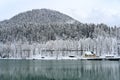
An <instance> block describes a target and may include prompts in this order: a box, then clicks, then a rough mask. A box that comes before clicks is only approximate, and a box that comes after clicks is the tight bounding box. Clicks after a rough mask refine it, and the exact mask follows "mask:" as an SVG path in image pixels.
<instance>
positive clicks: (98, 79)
mask: <svg viewBox="0 0 120 80" xmlns="http://www.w3.org/2000/svg"><path fill="white" fill-rule="evenodd" d="M0 80H120V61H81V60H50V61H47V60H46V61H43V60H0Z"/></svg>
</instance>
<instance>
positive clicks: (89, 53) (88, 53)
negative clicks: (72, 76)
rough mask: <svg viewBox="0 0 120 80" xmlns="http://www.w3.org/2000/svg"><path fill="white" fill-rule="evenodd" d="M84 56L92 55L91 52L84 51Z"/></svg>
mask: <svg viewBox="0 0 120 80" xmlns="http://www.w3.org/2000/svg"><path fill="white" fill-rule="evenodd" d="M84 54H86V55H93V53H92V52H90V51H85V53H84Z"/></svg>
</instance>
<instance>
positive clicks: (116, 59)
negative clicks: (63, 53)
mask: <svg viewBox="0 0 120 80" xmlns="http://www.w3.org/2000/svg"><path fill="white" fill-rule="evenodd" d="M0 60H92V61H93V60H98V61H101V60H102V61H104V60H105V61H106V60H109V61H120V57H114V58H100V57H99V58H24V59H23V58H0Z"/></svg>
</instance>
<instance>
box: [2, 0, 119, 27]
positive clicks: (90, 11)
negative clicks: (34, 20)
mask: <svg viewBox="0 0 120 80" xmlns="http://www.w3.org/2000/svg"><path fill="white" fill-rule="evenodd" d="M41 8H47V9H53V10H57V11H60V12H62V13H65V14H67V15H69V16H71V17H73V18H74V19H77V20H79V21H80V22H83V23H105V24H107V25H110V26H113V25H117V26H120V0H0V21H2V20H4V19H9V18H11V17H13V16H14V15H16V14H18V13H20V12H24V11H28V10H31V9H41Z"/></svg>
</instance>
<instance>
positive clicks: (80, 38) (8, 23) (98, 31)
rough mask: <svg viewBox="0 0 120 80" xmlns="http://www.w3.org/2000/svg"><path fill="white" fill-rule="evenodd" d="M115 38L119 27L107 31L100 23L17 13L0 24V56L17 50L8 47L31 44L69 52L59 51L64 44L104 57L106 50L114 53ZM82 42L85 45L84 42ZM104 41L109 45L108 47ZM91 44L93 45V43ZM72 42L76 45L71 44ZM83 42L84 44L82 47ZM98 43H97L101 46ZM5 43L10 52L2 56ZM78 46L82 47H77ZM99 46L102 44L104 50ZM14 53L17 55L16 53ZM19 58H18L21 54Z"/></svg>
mask: <svg viewBox="0 0 120 80" xmlns="http://www.w3.org/2000/svg"><path fill="white" fill-rule="evenodd" d="M119 38H120V36H119V27H116V26H113V27H110V26H107V25H105V24H102V23H101V24H92V23H91V24H87V23H86V24H84V23H81V22H79V21H77V20H75V19H73V18H71V17H69V16H67V15H65V14H63V13H60V12H58V11H54V10H49V9H35V10H32V11H27V12H23V13H20V14H18V15H16V16H14V17H12V18H11V19H9V20H4V21H1V22H0V43H1V53H0V55H1V56H2V55H3V53H4V54H6V53H12V52H11V51H12V50H13V51H14V50H17V48H18V47H17V48H16V47H14V49H12V48H13V47H11V46H13V45H14V46H16V45H17V44H19V45H24V44H27V45H32V44H34V43H35V44H36V43H37V44H44V47H42V49H43V48H44V49H45V48H47V49H56V47H57V46H58V48H57V49H59V48H60V49H71V48H69V47H63V48H62V47H61V46H63V45H65V44H66V45H67V46H73V49H84V50H91V51H95V52H99V53H97V54H102V52H103V53H104V54H105V53H106V54H108V53H109V52H110V50H112V51H113V53H117V47H116V46H117V40H118V39H119ZM86 40H88V41H87V42H86ZM89 40H90V41H89ZM102 40H103V42H102ZM106 40H108V43H110V44H109V45H108V44H107V41H106ZM51 41H52V43H51ZM60 41H61V42H60ZM67 41H68V42H67ZM94 41H96V43H95V42H94ZM104 41H105V42H106V43H105V42H104ZM70 42H71V43H70ZM74 42H76V43H75V44H73V43H74ZM85 42H86V43H87V44H85ZM99 42H101V44H100V43H99ZM111 42H112V43H111ZM8 43H9V49H7V50H10V51H8V52H5V51H6V49H5V48H8V47H6V45H8ZM60 43H64V44H63V45H61V46H60V45H56V46H55V44H60ZM50 44H51V45H52V44H53V46H49V47H48V45H50ZM70 44H73V45H70ZM77 44H79V46H77V47H74V45H75V46H76V45H77ZM81 44H82V45H83V46H86V47H82V46H81V47H80V45H81ZM88 44H89V45H88ZM96 44H98V45H97V46H98V47H95V45H96ZM102 44H104V46H103V45H102ZM105 44H106V45H105ZM91 45H93V46H91ZM59 46H60V47H59ZM106 46H108V47H106ZM39 47H41V46H39ZM51 47H53V48H51ZM103 47H105V48H106V49H107V48H108V49H109V51H108V49H107V51H106V52H105V50H104V51H103ZM22 48H23V47H22ZM34 48H35V47H34ZM4 49H5V50H4ZM29 49H31V48H29ZM21 50H22V49H21ZM14 53H16V54H17V52H14ZM19 54H22V52H20V53H19Z"/></svg>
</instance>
